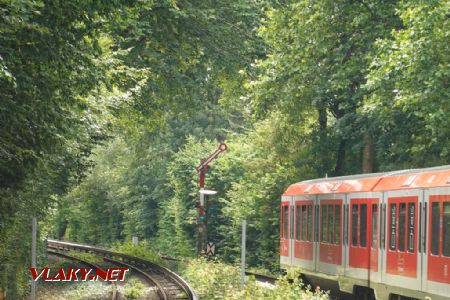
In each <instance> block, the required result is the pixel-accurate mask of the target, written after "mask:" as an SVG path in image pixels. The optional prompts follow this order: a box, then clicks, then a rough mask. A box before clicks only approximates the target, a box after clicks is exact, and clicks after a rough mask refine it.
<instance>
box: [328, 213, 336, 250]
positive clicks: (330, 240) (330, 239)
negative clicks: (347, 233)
mask: <svg viewBox="0 0 450 300" xmlns="http://www.w3.org/2000/svg"><path fill="white" fill-rule="evenodd" d="M327 206H328V213H327V219H328V237H327V242H328V243H333V230H334V229H335V224H334V220H333V205H327Z"/></svg>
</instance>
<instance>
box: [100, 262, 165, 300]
mask: <svg viewBox="0 0 450 300" xmlns="http://www.w3.org/2000/svg"><path fill="white" fill-rule="evenodd" d="M103 259H104V260H105V261H109V262H112V263H114V264H116V265H122V266H125V267H127V268H129V269H132V270H134V271H136V272H137V273H139V274H141V275H142V276H144V277H145V278H146V279H147V280H148V281H150V282H151V283H152V284H153V285H154V286H156V287H157V289H158V292H157V293H158V295H159V297H160V298H161V299H164V300H168V299H169V297H168V295H167V292H166V291H165V290H164V287H163V286H162V285H161V284H160V283H159V282H158V280H156V279H155V278H154V277H153V276H151V275H150V274H148V273H146V272H145V271H143V270H141V269H140V268H138V267H136V266H133V265H130V264H127V263H125V262H123V261H119V260H115V259H111V258H107V257H104V258H103Z"/></svg>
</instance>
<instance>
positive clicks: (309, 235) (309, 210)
mask: <svg viewBox="0 0 450 300" xmlns="http://www.w3.org/2000/svg"><path fill="white" fill-rule="evenodd" d="M312 229H313V226H312V205H308V241H310V242H312V239H313V237H312V233H313V230H312Z"/></svg>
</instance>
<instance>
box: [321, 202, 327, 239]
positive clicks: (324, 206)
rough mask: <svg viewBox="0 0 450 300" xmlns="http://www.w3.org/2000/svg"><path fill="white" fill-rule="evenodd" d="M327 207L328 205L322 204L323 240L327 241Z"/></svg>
mask: <svg viewBox="0 0 450 300" xmlns="http://www.w3.org/2000/svg"><path fill="white" fill-rule="evenodd" d="M327 208H328V205H322V213H321V217H322V242H327V237H328V226H327V225H328V222H327V220H328V219H327Z"/></svg>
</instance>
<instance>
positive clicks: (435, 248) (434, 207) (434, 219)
mask: <svg viewBox="0 0 450 300" xmlns="http://www.w3.org/2000/svg"><path fill="white" fill-rule="evenodd" d="M440 220H441V218H440V207H439V202H433V203H432V204H431V254H433V255H439V236H440V231H439V222H440Z"/></svg>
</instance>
